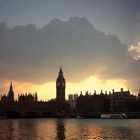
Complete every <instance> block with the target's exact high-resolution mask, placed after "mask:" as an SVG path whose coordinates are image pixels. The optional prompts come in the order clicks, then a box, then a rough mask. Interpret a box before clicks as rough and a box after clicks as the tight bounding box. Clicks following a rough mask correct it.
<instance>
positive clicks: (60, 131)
mask: <svg viewBox="0 0 140 140" xmlns="http://www.w3.org/2000/svg"><path fill="white" fill-rule="evenodd" d="M56 135H57V136H56V139H57V140H64V139H65V138H66V137H65V125H64V119H58V120H56Z"/></svg>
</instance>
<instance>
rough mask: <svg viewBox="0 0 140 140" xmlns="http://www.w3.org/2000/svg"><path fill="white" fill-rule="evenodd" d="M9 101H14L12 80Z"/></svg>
mask: <svg viewBox="0 0 140 140" xmlns="http://www.w3.org/2000/svg"><path fill="white" fill-rule="evenodd" d="M8 101H9V102H14V91H13V86H12V82H11V85H10V89H9V92H8Z"/></svg>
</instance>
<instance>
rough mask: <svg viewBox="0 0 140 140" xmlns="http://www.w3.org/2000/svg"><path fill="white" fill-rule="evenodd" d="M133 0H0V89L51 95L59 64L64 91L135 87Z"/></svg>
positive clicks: (138, 53) (139, 54) (138, 52)
mask: <svg viewBox="0 0 140 140" xmlns="http://www.w3.org/2000/svg"><path fill="white" fill-rule="evenodd" d="M139 5H140V1H138V0H133V1H131V0H124V1H122V0H117V1H113V0H106V1H101V0H93V1H90V0H87V1H86V2H85V1H84V0H71V1H65V0H60V1H56V0H51V1H50V0H46V1H43V0H41V1H38V0H30V1H27V0H25V1H18V0H13V1H8V2H6V1H4V0H0V69H1V72H0V94H6V93H7V90H8V88H9V83H10V81H13V83H14V89H15V92H16V97H17V94H18V93H21V92H36V91H37V92H38V94H39V97H40V98H42V99H44V100H49V99H51V98H54V97H55V93H56V89H55V80H56V76H57V70H58V69H59V66H60V65H62V67H63V69H64V73H65V76H66V80H67V89H66V97H67V96H68V94H69V93H80V91H83V92H86V91H87V90H88V91H89V92H93V91H94V90H97V91H98V92H100V91H101V90H104V91H105V90H107V91H111V90H112V89H113V88H114V89H115V90H120V88H124V89H125V90H128V89H129V90H130V91H132V93H133V94H136V95H137V93H138V92H137V90H138V89H139V88H140V86H139V85H140V79H139V71H140V43H139V42H140V36H139V35H140V33H139V28H140V26H139V14H140V11H139V9H140V7H139Z"/></svg>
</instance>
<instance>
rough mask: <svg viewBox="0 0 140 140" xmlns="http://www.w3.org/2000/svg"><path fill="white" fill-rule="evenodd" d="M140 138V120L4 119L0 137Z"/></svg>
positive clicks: (28, 139) (1, 139) (21, 139)
mask: <svg viewBox="0 0 140 140" xmlns="http://www.w3.org/2000/svg"><path fill="white" fill-rule="evenodd" d="M54 139H57V140H63V139H68V140H140V120H137V119H130V120H129V119H126V120H106V119H9V120H6V119H1V120H0V140H54Z"/></svg>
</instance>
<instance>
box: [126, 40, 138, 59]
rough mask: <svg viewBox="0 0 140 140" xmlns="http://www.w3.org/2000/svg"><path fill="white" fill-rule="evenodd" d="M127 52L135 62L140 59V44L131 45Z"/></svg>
mask: <svg viewBox="0 0 140 140" xmlns="http://www.w3.org/2000/svg"><path fill="white" fill-rule="evenodd" d="M129 52H130V53H131V54H132V56H133V58H134V59H136V60H139V59H140V42H138V43H137V44H136V45H131V46H130V47H129Z"/></svg>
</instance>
